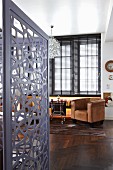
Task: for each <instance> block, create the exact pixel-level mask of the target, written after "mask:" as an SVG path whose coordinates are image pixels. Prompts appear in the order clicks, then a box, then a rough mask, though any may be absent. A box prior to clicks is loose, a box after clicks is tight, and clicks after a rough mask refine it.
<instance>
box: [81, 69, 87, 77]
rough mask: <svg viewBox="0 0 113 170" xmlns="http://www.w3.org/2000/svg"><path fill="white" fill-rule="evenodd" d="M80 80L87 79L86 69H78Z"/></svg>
mask: <svg viewBox="0 0 113 170" xmlns="http://www.w3.org/2000/svg"><path fill="white" fill-rule="evenodd" d="M81 79H87V69H85V68H80V80H81Z"/></svg>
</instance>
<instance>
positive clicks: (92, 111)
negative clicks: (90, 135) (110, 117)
mask: <svg viewBox="0 0 113 170" xmlns="http://www.w3.org/2000/svg"><path fill="white" fill-rule="evenodd" d="M87 112H88V122H90V123H92V122H97V121H101V120H104V118H105V100H102V99H101V100H97V101H92V102H89V103H88V104H87Z"/></svg>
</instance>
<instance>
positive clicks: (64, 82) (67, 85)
mask: <svg viewBox="0 0 113 170" xmlns="http://www.w3.org/2000/svg"><path fill="white" fill-rule="evenodd" d="M62 90H64V91H70V90H71V87H70V80H62Z"/></svg>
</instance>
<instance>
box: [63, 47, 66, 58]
mask: <svg viewBox="0 0 113 170" xmlns="http://www.w3.org/2000/svg"><path fill="white" fill-rule="evenodd" d="M65 55H66V53H65V46H64V45H63V46H62V56H65Z"/></svg>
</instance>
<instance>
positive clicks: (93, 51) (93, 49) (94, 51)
mask: <svg viewBox="0 0 113 170" xmlns="http://www.w3.org/2000/svg"><path fill="white" fill-rule="evenodd" d="M97 48H98V47H97V44H92V55H97V54H98V53H97Z"/></svg>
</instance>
